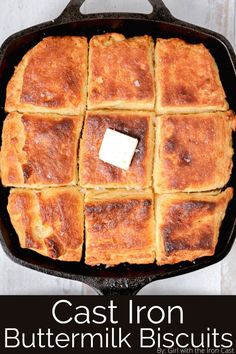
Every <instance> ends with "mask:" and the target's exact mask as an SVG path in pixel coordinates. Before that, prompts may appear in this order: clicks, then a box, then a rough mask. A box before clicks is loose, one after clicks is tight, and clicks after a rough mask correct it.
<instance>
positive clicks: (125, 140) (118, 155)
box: [99, 128, 138, 170]
mask: <svg viewBox="0 0 236 354" xmlns="http://www.w3.org/2000/svg"><path fill="white" fill-rule="evenodd" d="M137 145H138V139H135V138H132V137H131V136H128V135H126V134H122V133H119V132H117V131H115V130H112V129H109V128H108V129H107V130H106V132H105V134H104V137H103V141H102V145H101V147H100V151H99V158H100V160H102V161H104V162H107V163H109V164H111V165H113V166H116V167H119V168H122V169H123V170H128V169H129V166H130V164H131V161H132V158H133V156H134V153H135V150H136V147H137Z"/></svg>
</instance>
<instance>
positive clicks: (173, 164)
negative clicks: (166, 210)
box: [154, 111, 235, 193]
mask: <svg viewBox="0 0 236 354" xmlns="http://www.w3.org/2000/svg"><path fill="white" fill-rule="evenodd" d="M156 121H157V128H156V148H155V150H156V151H155V162H154V188H155V192H156V193H174V192H180V191H185V192H197V191H207V190H213V189H218V188H222V187H223V186H224V185H225V184H226V183H227V182H228V180H229V178H230V174H231V170H232V155H233V148H232V128H234V125H235V115H234V114H233V113H232V112H230V111H229V112H216V113H199V114H189V115H181V114H177V115H166V116H160V117H158V118H157V120H156Z"/></svg>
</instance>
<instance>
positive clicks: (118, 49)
mask: <svg viewBox="0 0 236 354" xmlns="http://www.w3.org/2000/svg"><path fill="white" fill-rule="evenodd" d="M89 45H90V68H89V70H90V72H89V75H90V79H89V102H91V103H99V102H103V101H114V100H122V101H123V100H130V101H139V100H153V99H154V77H153V59H152V54H153V44H152V39H151V37H149V36H143V37H134V38H130V39H126V38H125V37H124V36H123V35H121V34H117V33H110V34H105V35H99V36H94V37H93V38H92V39H91V40H90V44H89Z"/></svg>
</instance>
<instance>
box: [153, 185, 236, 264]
mask: <svg viewBox="0 0 236 354" xmlns="http://www.w3.org/2000/svg"><path fill="white" fill-rule="evenodd" d="M232 197H233V189H232V188H228V189H226V190H225V191H224V192H223V193H220V194H216V195H210V194H208V193H202V194H201V193H196V194H163V195H157V196H156V258H157V264H159V265H163V264H174V263H178V262H181V261H193V260H194V259H196V258H199V257H203V256H212V255H213V254H214V253H215V247H216V244H217V242H218V235H219V228H220V225H221V222H222V220H223V218H224V216H225V211H226V208H227V205H228V203H229V201H230V200H231V198H232Z"/></svg>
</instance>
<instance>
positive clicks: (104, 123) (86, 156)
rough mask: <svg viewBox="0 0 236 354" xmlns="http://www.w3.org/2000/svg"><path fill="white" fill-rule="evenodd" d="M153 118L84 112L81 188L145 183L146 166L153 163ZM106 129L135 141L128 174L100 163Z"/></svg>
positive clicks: (131, 113) (125, 113) (126, 113)
mask: <svg viewBox="0 0 236 354" xmlns="http://www.w3.org/2000/svg"><path fill="white" fill-rule="evenodd" d="M151 124H152V115H151V114H149V113H142V112H139V113H137V112H129V111H127V112H119V111H117V112H115V111H113V112H109V111H104V112H99V111H97V112H87V115H86V118H85V127H84V133H83V144H82V145H81V150H80V152H81V158H80V166H81V171H80V176H81V177H82V184H83V185H84V184H86V183H91V184H106V183H109V182H111V183H121V184H122V183H126V182H127V183H128V182H130V183H131V184H132V183H142V181H144V183H147V179H148V178H147V162H146V160H147V159H148V158H150V159H152V147H150V144H151V141H152V136H150V135H151V131H150V130H151V128H150V126H151ZM107 128H110V129H114V130H116V131H118V132H121V133H124V134H126V135H129V136H132V137H133V138H136V139H138V145H137V148H136V152H135V154H134V157H133V159H132V162H131V165H130V167H129V169H128V170H127V171H125V170H122V169H120V168H118V167H115V166H112V165H111V164H108V163H105V162H103V161H102V160H100V159H99V156H98V154H99V150H100V147H101V144H102V140H103V137H104V134H105V131H106V129H107Z"/></svg>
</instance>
